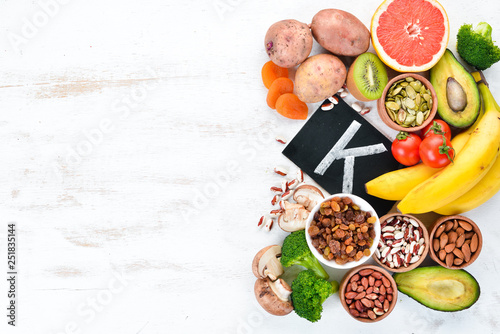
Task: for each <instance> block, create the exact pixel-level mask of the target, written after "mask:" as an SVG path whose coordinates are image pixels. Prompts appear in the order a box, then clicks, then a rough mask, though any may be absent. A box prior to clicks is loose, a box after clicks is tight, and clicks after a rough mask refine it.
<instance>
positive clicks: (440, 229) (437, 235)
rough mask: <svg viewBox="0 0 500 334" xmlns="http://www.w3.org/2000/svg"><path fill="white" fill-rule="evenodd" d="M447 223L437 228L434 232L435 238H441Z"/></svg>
mask: <svg viewBox="0 0 500 334" xmlns="http://www.w3.org/2000/svg"><path fill="white" fill-rule="evenodd" d="M444 228H445V224H441V225H439V227H438V228H437V229H436V233H435V234H434V237H435V238H439V237H440V236H441V234H442V233H443V232H444Z"/></svg>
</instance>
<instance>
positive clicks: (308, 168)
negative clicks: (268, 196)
mask: <svg viewBox="0 0 500 334" xmlns="http://www.w3.org/2000/svg"><path fill="white" fill-rule="evenodd" d="M336 97H338V96H336ZM338 100H339V102H338V104H337V105H335V107H334V108H333V109H331V110H329V111H323V110H322V109H321V107H319V108H318V110H317V111H316V112H315V113H314V114H313V115H312V116H311V117H310V119H309V120H308V121H307V122H306V124H305V125H304V126H303V127H302V129H300V131H299V132H298V133H297V134H296V135H295V137H294V138H293V139H292V141H290V143H289V144H288V145H287V146H286V147H285V149H284V150H283V154H284V155H285V156H286V157H287V158H289V159H290V160H291V161H292V162H293V163H295V164H296V165H297V166H298V167H299V168H301V169H302V171H303V172H304V173H306V174H308V175H309V176H310V177H311V178H312V179H313V180H314V181H316V182H317V183H318V184H319V185H320V186H321V187H323V188H324V189H325V190H326V191H328V192H329V193H330V194H334V193H342V192H347V193H351V194H355V195H358V196H359V197H361V198H363V199H365V200H366V201H367V202H368V203H370V204H371V205H372V206H373V207H374V209H375V210H376V211H377V214H378V215H379V216H382V215H385V214H386V213H387V212H389V210H390V209H391V208H392V206H393V205H394V201H387V200H383V199H380V198H377V197H374V196H371V195H368V194H367V193H366V191H365V183H366V182H368V181H370V180H372V179H374V178H375V177H377V176H379V175H381V174H383V173H386V172H389V171H392V170H395V169H398V168H399V167H400V164H399V163H398V162H397V161H396V160H395V159H394V157H393V156H392V153H391V141H390V140H389V139H388V138H386V137H385V136H384V135H383V134H381V133H380V132H379V131H378V130H377V129H376V128H375V127H373V126H372V125H371V124H370V123H369V122H368V121H366V120H365V119H364V118H363V117H362V116H361V115H360V114H358V113H357V112H356V111H355V110H354V109H352V108H351V107H350V106H349V105H348V104H347V103H345V102H344V101H343V100H342V99H341V98H340V97H338ZM329 102H330V101H328V100H327V101H325V104H327V103H329ZM367 154H370V155H367ZM325 157H327V158H325ZM332 157H335V158H336V159H334V160H333V162H331V164H330V165H329V164H328V161H327V160H328V158H330V160H331V158H332ZM320 163H321V164H320ZM328 165H329V167H328ZM350 172H353V175H352V177H350V176H349V175H350ZM321 173H323V174H322V175H321ZM345 173H347V174H345ZM344 175H345V180H344ZM350 181H352V183H350Z"/></svg>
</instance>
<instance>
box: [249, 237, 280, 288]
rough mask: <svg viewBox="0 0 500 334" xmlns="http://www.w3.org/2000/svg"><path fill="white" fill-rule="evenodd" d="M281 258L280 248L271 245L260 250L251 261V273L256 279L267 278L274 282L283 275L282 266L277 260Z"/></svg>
mask: <svg viewBox="0 0 500 334" xmlns="http://www.w3.org/2000/svg"><path fill="white" fill-rule="evenodd" d="M280 257H281V246H280V245H271V246H267V247H264V248H262V249H261V250H260V251H259V252H258V253H257V254H255V257H254V258H253V261H252V272H253V274H254V275H255V277H257V278H266V277H269V278H270V279H271V280H273V281H274V280H276V279H277V278H278V277H279V276H281V275H283V266H282V265H281V262H280V260H279V258H280Z"/></svg>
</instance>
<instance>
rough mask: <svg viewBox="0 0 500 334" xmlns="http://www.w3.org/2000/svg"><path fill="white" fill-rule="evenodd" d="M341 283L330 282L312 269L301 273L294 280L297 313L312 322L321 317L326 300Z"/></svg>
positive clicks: (293, 288) (293, 300)
mask: <svg viewBox="0 0 500 334" xmlns="http://www.w3.org/2000/svg"><path fill="white" fill-rule="evenodd" d="M338 289H339V284H338V283H337V282H336V281H331V282H328V281H327V280H325V279H322V278H320V277H318V276H316V274H315V273H314V272H313V271H312V270H305V271H302V272H300V273H299V275H298V276H297V278H296V279H295V280H293V282H292V295H291V298H292V303H293V307H294V310H295V313H297V315H298V316H299V317H301V318H304V319H307V320H309V321H310V322H316V321H318V320H319V319H321V313H322V312H323V303H324V301H325V300H326V299H327V298H328V297H330V296H331V295H333V294H334V293H335V292H337V291H338Z"/></svg>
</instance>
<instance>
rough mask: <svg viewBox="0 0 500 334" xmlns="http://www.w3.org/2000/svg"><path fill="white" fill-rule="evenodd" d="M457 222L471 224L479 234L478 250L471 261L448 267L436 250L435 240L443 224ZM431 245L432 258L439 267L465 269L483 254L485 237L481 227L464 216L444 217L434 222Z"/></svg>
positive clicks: (473, 229)
mask: <svg viewBox="0 0 500 334" xmlns="http://www.w3.org/2000/svg"><path fill="white" fill-rule="evenodd" d="M455 220H457V222H458V221H460V220H462V221H465V222H467V223H469V224H470V225H471V226H472V231H473V232H475V233H476V234H477V237H478V242H477V249H476V251H475V252H474V253H473V254H472V255H471V257H470V260H469V261H468V262H465V261H464V262H462V264H460V265H455V264H452V265H450V266H448V265H446V262H445V261H441V259H440V258H439V252H436V251H435V250H434V247H433V240H434V238H435V235H436V232H437V230H438V228H439V226H441V225H443V224H446V223H447V222H448V221H452V222H454V221H455ZM458 226H460V224H459V225H458ZM465 232H467V231H465ZM430 245H431V247H430V255H431V258H432V259H433V260H434V261H435V262H437V263H438V264H439V265H441V266H443V267H445V268H449V269H463V268H465V267H467V266H469V265H471V264H472V263H473V262H474V261H476V259H477V258H478V256H479V253H481V249H482V247H483V236H482V234H481V230H480V229H479V227H478V226H477V225H476V223H474V221H472V220H471V219H469V218H467V217H464V216H461V215H454V216H443V217H441V218H439V219H438V220H436V221H435V222H434V224H433V225H432V229H431V235H430ZM455 257H456V256H455Z"/></svg>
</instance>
